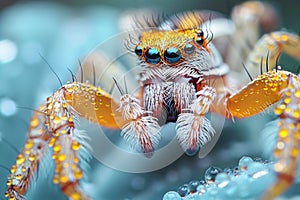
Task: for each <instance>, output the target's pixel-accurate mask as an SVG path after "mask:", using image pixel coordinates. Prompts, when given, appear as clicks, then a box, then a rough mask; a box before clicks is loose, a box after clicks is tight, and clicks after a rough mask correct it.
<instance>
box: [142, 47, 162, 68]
mask: <svg viewBox="0 0 300 200" xmlns="http://www.w3.org/2000/svg"><path fill="white" fill-rule="evenodd" d="M144 56H145V59H146V61H147V62H148V63H150V64H157V63H159V61H160V54H159V51H158V50H157V49H156V48H149V49H147V51H146V52H145V55H144Z"/></svg>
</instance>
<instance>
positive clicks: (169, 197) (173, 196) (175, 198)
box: [163, 191, 181, 200]
mask: <svg viewBox="0 0 300 200" xmlns="http://www.w3.org/2000/svg"><path fill="white" fill-rule="evenodd" d="M163 200H181V197H180V195H179V194H178V193H177V192H175V191H170V192H167V193H166V194H165V195H164V197H163Z"/></svg>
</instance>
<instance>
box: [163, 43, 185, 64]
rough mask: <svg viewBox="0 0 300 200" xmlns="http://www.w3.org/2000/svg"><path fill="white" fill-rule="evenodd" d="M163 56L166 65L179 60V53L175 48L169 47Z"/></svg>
mask: <svg viewBox="0 0 300 200" xmlns="http://www.w3.org/2000/svg"><path fill="white" fill-rule="evenodd" d="M164 56H165V60H166V61H167V62H168V63H171V64H174V63H177V62H178V61H179V60H180V58H181V53H180V51H179V50H178V49H177V48H175V47H170V48H168V49H166V51H165V53H164Z"/></svg>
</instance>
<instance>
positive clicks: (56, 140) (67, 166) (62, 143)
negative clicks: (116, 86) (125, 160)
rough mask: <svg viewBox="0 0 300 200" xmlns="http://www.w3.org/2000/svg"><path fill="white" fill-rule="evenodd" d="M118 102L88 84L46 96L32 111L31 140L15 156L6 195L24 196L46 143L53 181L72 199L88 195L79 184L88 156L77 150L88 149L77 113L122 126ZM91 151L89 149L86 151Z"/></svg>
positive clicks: (111, 124) (12, 197) (102, 123)
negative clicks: (79, 128) (52, 164)
mask: <svg viewBox="0 0 300 200" xmlns="http://www.w3.org/2000/svg"><path fill="white" fill-rule="evenodd" d="M116 108H117V103H115V101H114V100H113V99H112V98H111V97H110V95H108V94H107V93H106V92H104V91H103V90H101V89H100V88H97V87H95V86H93V85H90V84H88V83H78V82H74V83H70V84H66V85H63V86H62V87H61V88H60V89H59V90H57V91H56V92H54V93H53V94H52V95H51V96H50V97H48V98H47V101H46V103H45V104H43V105H41V106H40V107H39V108H38V110H36V111H35V112H34V114H33V117H32V119H31V122H30V126H29V130H28V139H27V141H26V144H25V147H24V149H23V150H22V152H21V153H20V154H19V155H18V156H17V158H16V164H15V165H13V166H12V167H11V174H10V175H9V176H8V181H7V186H8V188H7V191H6V193H5V196H6V197H7V198H9V199H16V200H21V199H23V198H24V194H25V193H26V191H27V189H28V186H29V183H30V181H31V177H32V175H33V174H34V172H35V171H37V169H38V166H39V163H40V161H41V159H42V157H43V155H44V153H45V150H46V148H47V146H49V147H51V148H52V150H53V151H52V159H53V160H54V162H55V174H54V177H53V183H55V184H58V185H59V186H60V188H61V190H62V192H63V193H64V194H65V195H66V196H67V197H68V198H69V199H71V200H78V199H84V200H87V199H89V197H88V196H87V195H85V194H84V192H83V191H82V190H81V189H80V187H79V181H80V180H81V178H82V170H81V168H80V165H79V163H82V161H84V160H85V159H84V158H83V157H81V156H79V153H78V150H82V151H84V150H85V149H87V148H88V146H87V145H86V144H85V141H84V138H85V137H84V135H81V134H80V132H79V131H78V130H77V129H76V123H75V122H76V118H77V117H78V116H80V117H84V118H86V119H89V120H91V121H92V122H95V123H97V124H99V125H101V126H104V127H108V128H119V126H121V125H122V124H124V122H123V121H122V120H121V121H118V120H117V119H118V117H119V118H120V119H121V118H122V116H121V114H119V113H118V112H115V109H116ZM87 153H88V152H87Z"/></svg>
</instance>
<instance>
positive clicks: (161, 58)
mask: <svg viewBox="0 0 300 200" xmlns="http://www.w3.org/2000/svg"><path fill="white" fill-rule="evenodd" d="M197 49H205V50H207V51H208V49H207V40H206V38H204V33H203V31H202V30H198V29H188V30H165V31H163V30H156V31H149V32H143V33H142V34H141V36H140V42H139V44H137V45H136V48H135V53H136V54H137V56H139V58H140V59H141V60H142V61H144V62H145V63H146V64H148V66H149V67H155V66H158V65H160V64H162V63H163V64H165V65H169V66H176V65H177V64H179V63H181V62H184V61H185V60H187V59H188V58H189V57H192V56H194V55H195V53H196V52H197Z"/></svg>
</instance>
